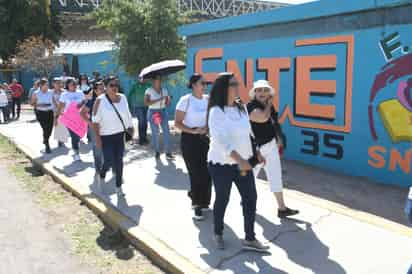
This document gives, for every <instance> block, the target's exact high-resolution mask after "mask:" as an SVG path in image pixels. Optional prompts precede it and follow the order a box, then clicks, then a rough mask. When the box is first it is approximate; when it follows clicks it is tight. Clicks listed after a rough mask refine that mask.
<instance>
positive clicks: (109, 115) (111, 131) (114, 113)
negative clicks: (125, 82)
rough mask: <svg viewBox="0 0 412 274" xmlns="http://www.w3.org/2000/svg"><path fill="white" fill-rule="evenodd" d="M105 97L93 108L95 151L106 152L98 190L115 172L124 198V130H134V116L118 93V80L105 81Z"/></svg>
mask: <svg viewBox="0 0 412 274" xmlns="http://www.w3.org/2000/svg"><path fill="white" fill-rule="evenodd" d="M105 84H106V87H107V90H106V94H102V95H100V96H99V97H98V98H97V100H96V102H95V103H94V107H93V118H92V120H93V129H94V132H95V138H96V147H97V148H99V149H102V150H103V167H102V168H101V170H100V176H97V178H96V179H97V188H98V190H100V189H101V184H102V182H103V181H104V180H105V178H106V173H107V171H108V170H109V169H110V168H112V170H113V173H114V174H115V175H116V193H117V195H118V196H119V197H122V196H124V195H125V194H124V192H123V190H122V183H123V156H124V151H125V130H126V129H131V128H133V125H132V115H131V114H130V110H129V105H128V103H127V99H126V96H124V95H123V94H120V93H119V84H118V80H117V78H116V77H109V78H107V79H106V80H105Z"/></svg>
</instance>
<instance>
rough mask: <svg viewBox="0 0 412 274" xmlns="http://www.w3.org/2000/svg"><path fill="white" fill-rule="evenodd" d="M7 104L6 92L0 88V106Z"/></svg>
mask: <svg viewBox="0 0 412 274" xmlns="http://www.w3.org/2000/svg"><path fill="white" fill-rule="evenodd" d="M8 104H9V100H8V99H7V94H6V92H5V91H4V90H3V89H0V107H6V106H7V105H8Z"/></svg>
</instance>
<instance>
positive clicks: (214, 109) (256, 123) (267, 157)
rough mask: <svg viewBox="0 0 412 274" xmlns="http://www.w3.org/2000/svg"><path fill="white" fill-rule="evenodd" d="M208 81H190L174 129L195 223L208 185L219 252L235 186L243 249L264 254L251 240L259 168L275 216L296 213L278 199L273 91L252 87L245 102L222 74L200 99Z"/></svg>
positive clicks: (263, 84)
mask: <svg viewBox="0 0 412 274" xmlns="http://www.w3.org/2000/svg"><path fill="white" fill-rule="evenodd" d="M207 84H208V83H207V82H206V81H205V79H204V78H203V77H202V75H199V74H195V75H193V76H192V77H191V78H190V81H189V84H188V87H189V88H191V89H192V93H191V94H188V95H186V96H183V97H182V98H181V99H180V101H179V102H178V104H177V107H176V115H175V125H176V127H177V128H179V129H180V130H181V131H182V136H181V150H182V155H183V158H184V161H185V163H186V167H187V170H188V173H189V178H190V183H191V185H190V191H189V197H190V198H191V200H192V207H193V209H194V219H195V220H203V219H204V215H203V212H202V210H203V209H205V208H208V206H209V204H210V199H211V187H212V182H213V186H214V189H215V201H214V205H213V216H214V217H213V218H214V220H213V221H214V234H215V241H216V245H217V247H218V248H219V249H223V248H224V247H225V244H224V238H223V228H224V216H225V211H226V207H227V205H228V203H229V199H230V193H231V188H232V184H233V183H234V184H235V186H236V187H237V189H238V191H239V193H240V196H241V199H242V203H241V206H242V210H243V217H244V230H245V234H246V235H245V240H244V241H243V247H244V249H247V250H255V251H265V250H266V249H267V247H266V246H264V245H262V244H261V243H260V242H259V241H258V240H257V239H256V238H255V231H254V223H255V216H256V204H257V191H256V185H255V176H257V174H258V172H259V169H261V168H264V169H265V171H266V174H267V177H268V180H269V182H270V185H271V190H272V192H274V194H275V197H276V200H277V202H278V213H277V214H278V217H280V218H285V217H288V216H292V215H295V214H298V211H297V210H292V209H290V208H288V207H286V205H285V202H284V199H283V194H282V174H281V172H282V170H281V164H280V155H279V148H280V147H282V146H283V145H282V138H283V137H282V136H283V134H282V131H281V128H280V125H279V123H278V119H277V112H276V110H275V109H274V107H273V96H274V95H275V90H274V89H273V88H272V87H271V86H270V84H269V83H268V82H267V81H264V80H260V81H257V82H255V83H254V86H253V88H252V90H251V91H250V93H249V95H250V102H249V103H248V104H247V105H245V104H244V103H243V102H242V101H241V100H240V96H239V83H238V81H237V79H236V77H235V76H234V75H233V74H232V73H222V74H220V75H219V76H218V78H217V79H216V80H215V82H214V83H213V86H212V88H211V91H210V95H209V96H207V95H205V92H206V89H207Z"/></svg>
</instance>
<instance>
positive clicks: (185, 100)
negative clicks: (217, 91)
mask: <svg viewBox="0 0 412 274" xmlns="http://www.w3.org/2000/svg"><path fill="white" fill-rule="evenodd" d="M188 88H190V89H192V93H190V94H188V95H185V96H183V97H181V98H180V100H179V102H178V103H177V106H176V115H175V126H176V127H177V128H178V129H180V130H181V131H182V137H181V142H180V147H181V150H182V154H183V159H184V161H185V164H186V168H187V171H188V173H189V178H190V191H189V197H190V198H191V199H192V208H193V209H194V216H193V218H194V219H195V220H198V221H201V220H203V219H204V217H203V213H202V209H207V208H209V204H210V198H211V191H212V183H211V178H210V176H209V172H208V170H207V152H208V151H209V138H208V137H207V135H206V134H207V132H208V129H207V121H206V118H207V105H208V102H209V97H208V96H207V95H205V94H204V93H205V92H206V88H207V82H206V81H205V80H204V79H203V77H202V75H200V74H194V75H192V77H190V80H189V84H188Z"/></svg>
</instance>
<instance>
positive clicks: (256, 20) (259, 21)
mask: <svg viewBox="0 0 412 274" xmlns="http://www.w3.org/2000/svg"><path fill="white" fill-rule="evenodd" d="M410 3H411V0H345V1H342V0H319V1H316V2H310V3H306V4H301V5H293V6H288V7H284V8H280V9H273V10H269V11H263V12H258V13H252V14H246V15H241V16H236V17H228V18H223V19H217V20H211V21H207V22H203V23H197V24H190V25H185V26H182V27H180V28H179V33H180V34H181V35H183V36H195V35H202V34H206V33H214V32H223V31H228V30H235V29H245V28H251V27H256V26H262V25H269V24H280V23H287V22H293V21H296V20H304V19H308V20H309V19H313V18H319V17H327V16H334V15H338V14H344V13H354V12H359V11H363V10H372V9H379V8H383V7H388V6H401V5H405V4H410Z"/></svg>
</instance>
